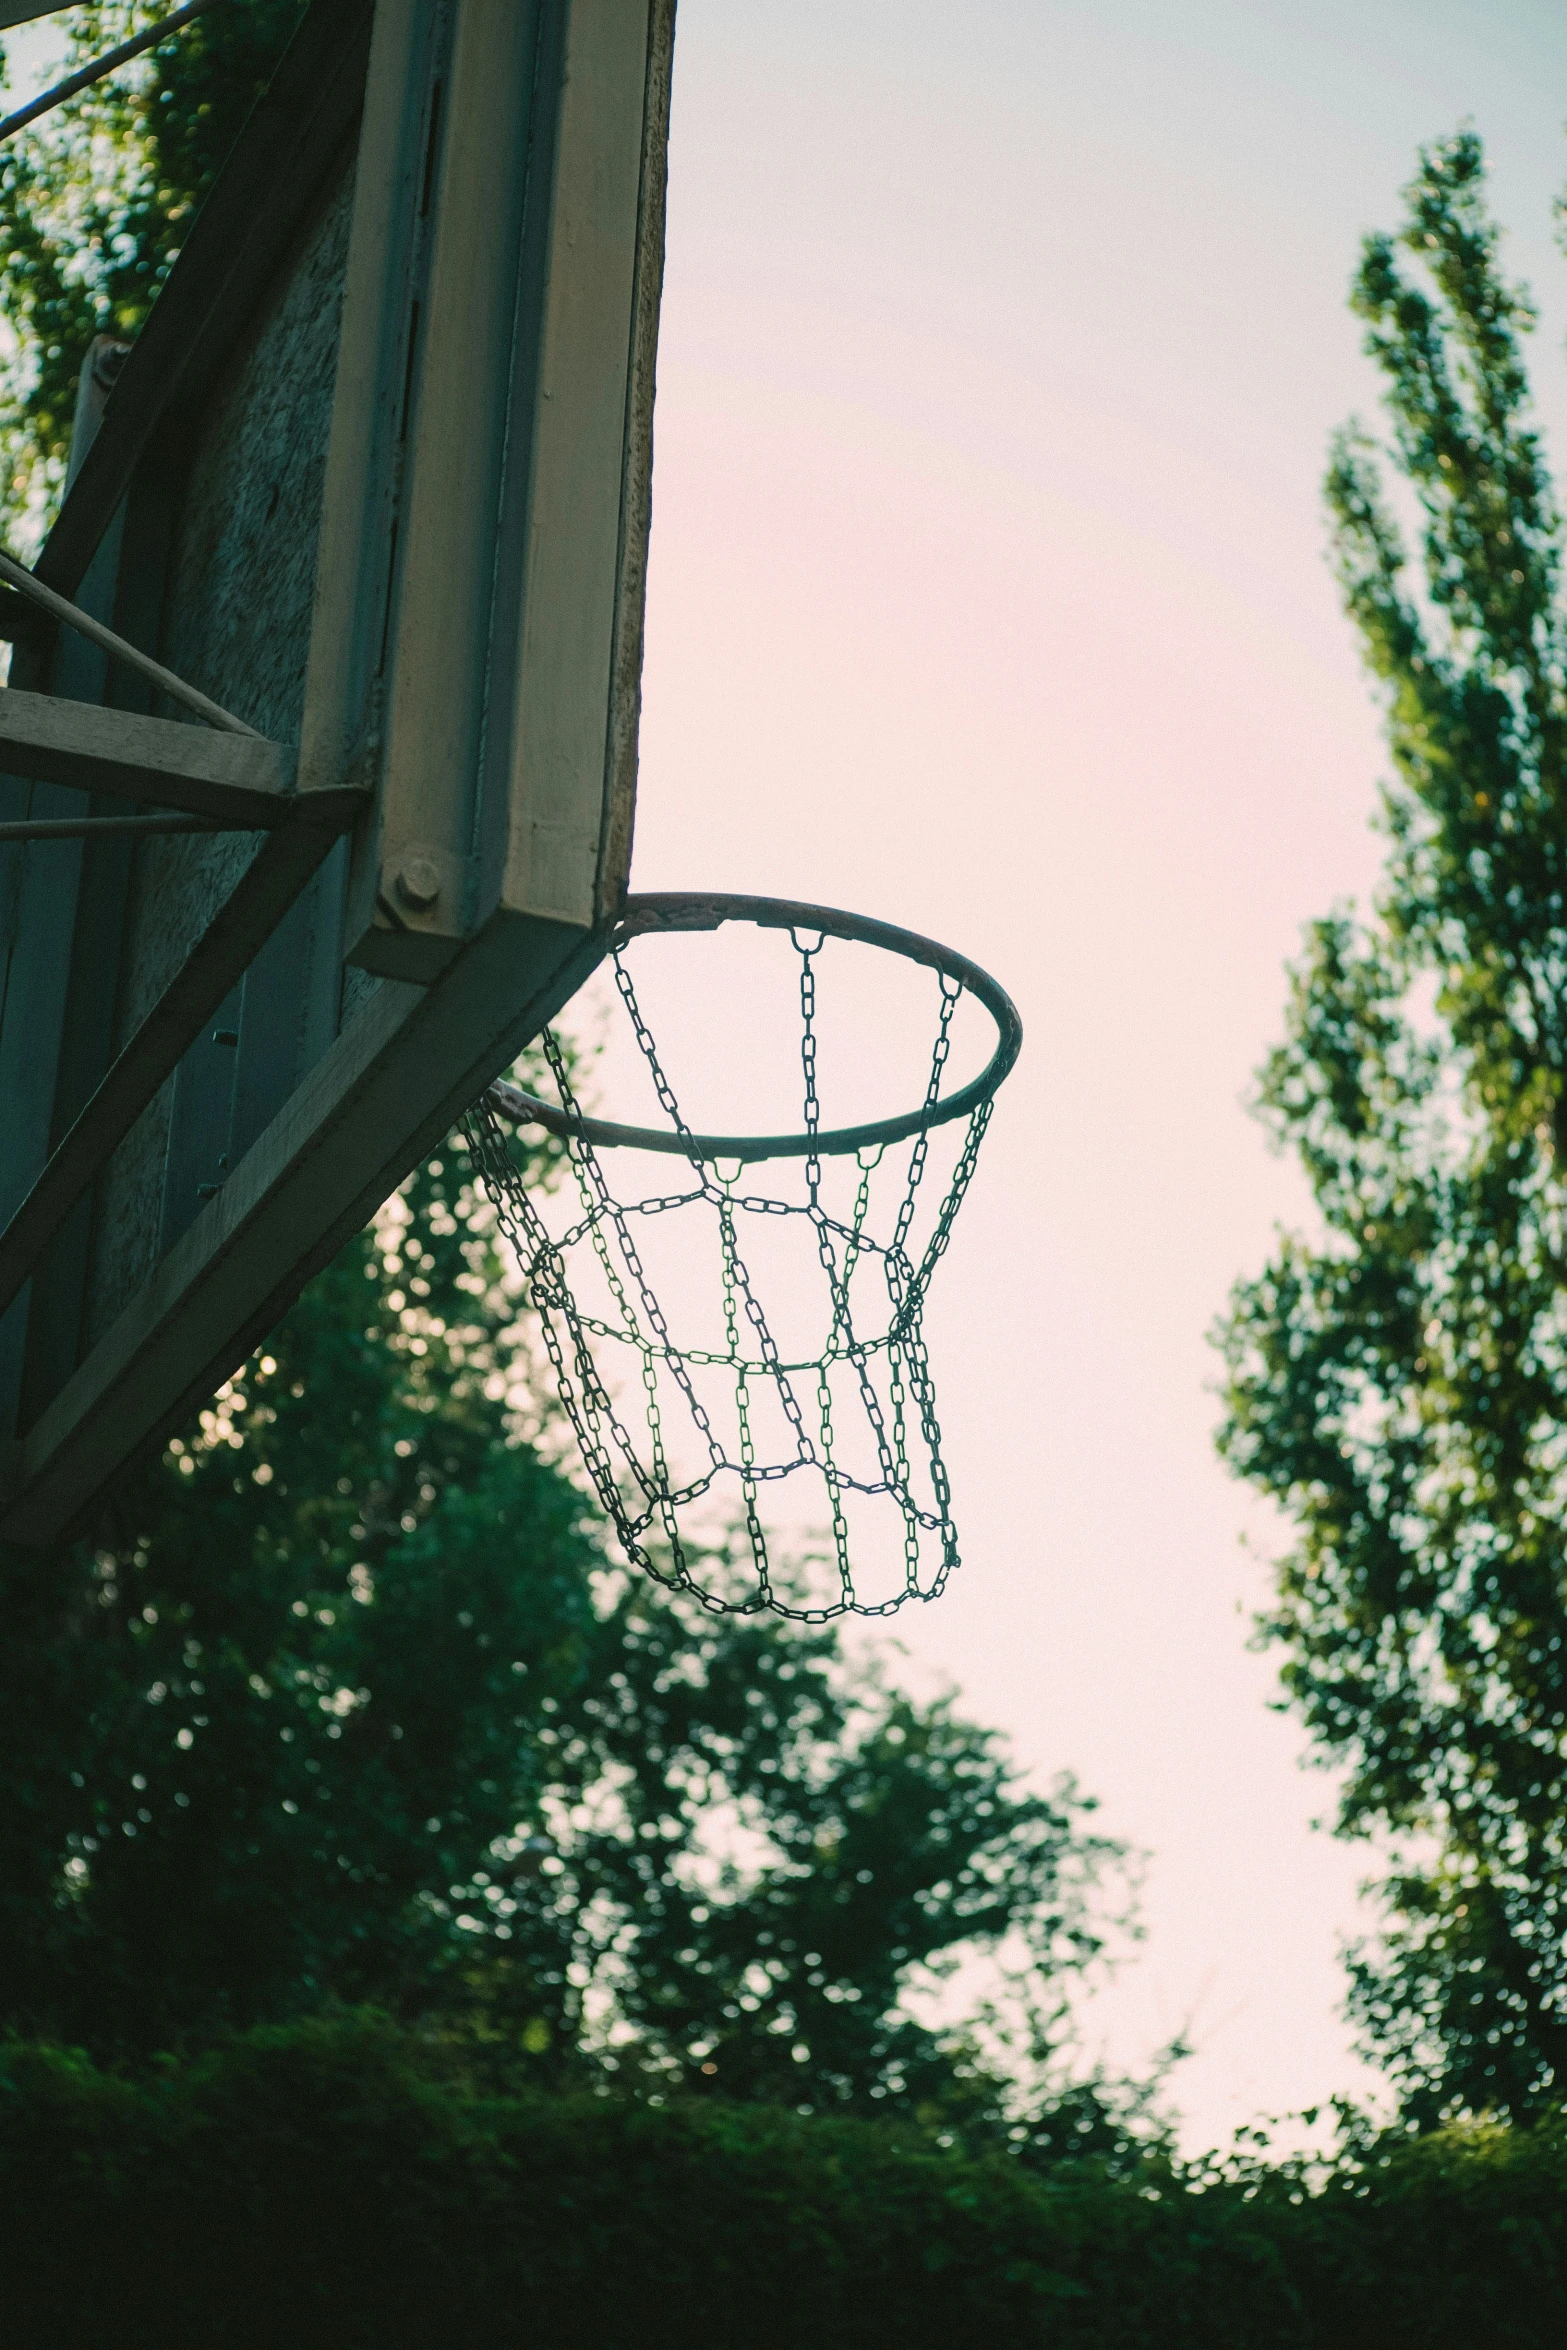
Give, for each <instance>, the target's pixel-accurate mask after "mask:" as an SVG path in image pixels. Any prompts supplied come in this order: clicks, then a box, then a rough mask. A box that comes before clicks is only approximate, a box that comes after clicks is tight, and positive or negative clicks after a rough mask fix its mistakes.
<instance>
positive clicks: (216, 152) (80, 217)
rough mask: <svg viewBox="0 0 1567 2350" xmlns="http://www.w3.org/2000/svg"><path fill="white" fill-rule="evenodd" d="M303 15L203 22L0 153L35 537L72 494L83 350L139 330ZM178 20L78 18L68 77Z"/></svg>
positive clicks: (5, 278)
mask: <svg viewBox="0 0 1567 2350" xmlns="http://www.w3.org/2000/svg"><path fill="white" fill-rule="evenodd" d="M304 5H305V0H245V5H244V6H243V7H242V8H229V7H225V8H221V9H216V10H214V11H213V12H212V13H211V14H210V15H209V16H206V17H197V18H196V19H195V20H194V21H193V22H192V23H190V24H188V25H186V26H184V27H183V28H182V29H181V30H180V31H179V32H178V33H176V34H174V35H173V36H172V37H171V38H170V39H169V40H168V41H167V42H165V43H163V44H161V45H160V46H159V47H158V48H156V49H154V50H152V51H150V52H149V53H148V54H147V55H146V57H145V58H144V60H143V61H141V62H140V63H139V64H137V65H135V66H133V67H129V68H122V69H121V70H120V71H119V72H118V73H116V74H114V75H112V76H111V77H109V78H108V79H107V80H105V81H102V82H99V83H97V84H95V85H94V86H93V87H92V88H91V89H88V90H84V91H83V92H82V93H81V94H80V95H79V96H78V97H76V98H74V99H71V100H69V101H67V103H66V104H65V105H64V106H62V107H60V108H59V109H58V110H57V111H55V112H53V113H50V114H47V115H44V116H42V117H41V118H40V120H39V122H38V123H37V124H36V125H35V126H34V127H33V128H32V129H30V130H29V131H27V132H26V133H25V134H24V135H23V136H22V137H20V138H13V139H12V140H11V141H9V142H8V144H7V145H6V146H5V147H4V148H3V149H0V314H3V316H4V317H5V319H6V321H7V323H8V325H9V326H10V329H11V332H12V334H13V336H14V337H15V340H16V345H17V348H16V353H15V356H14V358H13V359H12V361H11V364H10V365H9V367H8V368H7V369H6V375H7V377H8V379H9V380H8V382H7V385H6V392H7V394H8V397H6V398H5V400H4V402H3V404H0V447H3V450H4V456H5V475H6V494H5V497H4V500H3V503H4V505H5V507H6V508H8V509H11V510H13V511H17V510H19V511H21V512H22V513H23V514H25V515H26V516H28V517H29V518H30V520H31V521H32V522H33V524H34V525H35V526H37V525H38V524H40V523H41V522H42V520H43V519H44V518H45V517H46V515H47V514H48V512H49V510H50V509H51V508H52V506H53V504H54V503H55V501H56V500H57V499H58V497H59V494H60V490H61V488H62V486H63V483H64V479H65V460H66V456H67V453H68V451H69V448H70V441H71V419H72V416H73V414H74V412H75V407H76V380H77V376H78V373H79V371H80V368H81V364H82V360H83V357H84V355H85V353H86V350H87V346H88V344H89V343H90V342H91V341H92V338H93V336H94V335H95V334H117V335H123V336H127V337H128V336H131V335H134V333H135V332H136V329H137V328H138V327H139V326H140V325H141V323H142V320H143V319H144V318H145V317H146V315H147V312H148V310H149V308H150V307H151V305H152V303H153V301H154V299H155V298H156V295H157V291H158V288H159V286H160V285H161V284H162V283H163V280H164V279H165V277H167V275H168V273H169V270H170V269H171V268H172V266H173V264H174V262H175V260H176V259H177V257H178V254H179V249H180V244H181V242H182V239H183V236H184V232H185V229H186V226H187V224H188V223H189V222H190V221H191V220H193V219H194V217H195V215H196V212H197V210H198V209H199V207H200V204H201V200H202V198H203V197H204V196H205V194H206V192H207V190H208V188H209V187H210V186H211V185H212V182H213V180H214V179H215V177H216V176H217V172H218V170H219V167H220V166H221V164H222V162H223V159H224V157H225V156H226V155H227V153H228V151H229V149H230V148H231V147H232V146H233V144H234V140H235V138H236V137H237V135H238V133H239V131H240V129H241V127H242V126H243V124H244V121H245V117H246V116H247V115H248V113H249V112H250V109H251V107H252V106H253V105H254V104H255V101H256V99H257V98H258V97H259V95H260V93H261V91H262V90H263V89H264V88H265V86H266V82H267V79H268V76H269V75H270V73H271V71H272V68H273V66H274V65H275V64H276V62H277V59H278V58H279V57H280V56H281V54H282V51H283V49H284V47H285V45H286V43H287V41H288V39H289V36H290V35H291V33H292V32H293V30H294V28H295V26H296V25H297V24H298V22H299V19H300V17H301V16H302V15H303V13H304ZM169 13H170V11H169V9H168V8H167V7H166V6H164V5H163V0H90V4H89V5H85V6H82V7H79V8H74V9H72V11H71V12H70V22H69V30H68V33H67V62H68V70H72V69H75V68H76V67H77V66H80V65H83V64H86V63H87V62H89V61H90V60H92V59H94V58H97V57H101V56H103V55H104V54H105V53H106V52H107V51H108V50H110V49H113V48H116V47H117V46H118V45H119V44H120V43H121V42H122V41H124V40H127V39H128V38H129V37H130V36H131V34H132V33H134V32H140V31H142V30H144V29H146V28H148V27H150V26H152V25H154V24H156V23H157V22H158V21H159V19H160V18H162V17H164V16H167V15H168V14H169Z"/></svg>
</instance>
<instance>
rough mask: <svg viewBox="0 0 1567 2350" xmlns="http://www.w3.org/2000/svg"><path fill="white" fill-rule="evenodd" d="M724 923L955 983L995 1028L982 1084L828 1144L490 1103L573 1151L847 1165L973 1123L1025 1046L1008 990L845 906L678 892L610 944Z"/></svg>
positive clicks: (496, 1095) (944, 951) (524, 1101)
mask: <svg viewBox="0 0 1567 2350" xmlns="http://www.w3.org/2000/svg"><path fill="white" fill-rule="evenodd" d="M725 922H750V923H754V924H755V926H756V927H757V929H759V930H806V931H813V930H819V931H820V932H821V934H822V936H823V937H824V938H842V939H848V940H851V941H853V942H854V943H856V944H858V945H861V946H871V947H880V948H882V949H883V951H884V952H886V953H887V954H892V955H901V956H902V957H903V958H904V959H905V961H907V962H911V963H923V964H925V965H926V966H927V967H928V968H929V969H930V970H932V971H939V972H941V973H942V974H943V976H944V977H946V978H948V979H955V980H957V981H958V982H959V984H960V985H961V986H962V987H963V988H964V989H965V990H966V992H967V993H968V994H969V995H972V996H973V997H974V998H975V999H976V1000H977V1001H978V1002H979V1003H981V1004H983V1005H984V1007H985V1009H986V1011H987V1012H988V1013H989V1014H990V1016H991V1018H992V1019H993V1020H994V1022H995V1023H996V1049H995V1051H994V1052H993V1053H992V1054H991V1056H990V1059H989V1060H988V1061H987V1062H986V1064H985V1066H984V1068H983V1069H982V1070H981V1071H980V1073H979V1075H978V1076H977V1077H976V1078H974V1079H972V1080H971V1082H970V1083H969V1084H967V1085H965V1086H964V1087H963V1088H962V1089H961V1091H959V1092H957V1093H954V1094H949V1095H947V1096H946V1098H945V1099H944V1100H941V1101H938V1102H937V1103H936V1104H935V1106H934V1107H933V1108H931V1109H929V1110H926V1109H923V1108H921V1109H918V1110H912V1111H909V1112H907V1113H906V1114H905V1115H904V1116H902V1117H899V1118H879V1119H877V1120H876V1121H875V1122H874V1123H873V1124H871V1125H868V1126H837V1127H831V1128H828V1129H827V1130H825V1131H824V1132H822V1133H819V1134H678V1133H671V1132H669V1131H668V1130H667V1129H665V1128H663V1127H657V1126H617V1125H615V1124H614V1123H613V1122H612V1121H610V1120H608V1119H604V1118H582V1117H575V1118H574V1117H572V1116H571V1114H570V1113H569V1112H568V1111H566V1110H562V1109H559V1108H558V1107H557V1106H556V1105H555V1104H554V1103H553V1102H546V1101H541V1100H540V1099H539V1097H538V1095H537V1094H531V1093H525V1092H524V1091H523V1089H522V1088H521V1086H518V1085H509V1084H507V1083H506V1082H505V1081H504V1080H498V1081H497V1082H496V1083H495V1084H494V1085H492V1086H491V1087H490V1090H489V1099H490V1102H491V1104H492V1105H493V1107H494V1108H495V1109H496V1110H497V1111H499V1113H500V1114H501V1116H502V1117H504V1118H509V1119H510V1120H511V1121H512V1123H513V1124H514V1125H518V1126H542V1127H543V1128H544V1129H545V1131H546V1133H549V1134H554V1135H557V1136H559V1138H560V1139H561V1140H562V1141H564V1142H586V1143H590V1144H592V1145H593V1147H594V1148H595V1149H597V1150H643V1151H663V1152H666V1153H667V1154H669V1155H670V1156H672V1157H674V1158H682V1159H701V1160H710V1159H735V1160H738V1161H739V1162H740V1164H741V1165H742V1166H747V1165H751V1164H753V1163H754V1162H755V1161H756V1160H758V1159H825V1158H839V1157H843V1156H846V1155H848V1154H850V1153H852V1152H855V1151H862V1150H876V1149H880V1148H882V1147H884V1146H885V1145H887V1144H889V1143H894V1142H906V1141H907V1140H908V1138H909V1137H910V1135H914V1134H921V1133H928V1132H929V1130H930V1129H931V1128H932V1127H933V1126H945V1125H947V1124H949V1123H950V1122H951V1120H952V1119H954V1118H966V1117H968V1116H970V1115H971V1113H972V1112H973V1111H975V1110H977V1109H979V1108H980V1106H981V1105H982V1104H983V1103H985V1102H988V1101H989V1100H990V1098H991V1096H992V1094H993V1093H994V1092H995V1091H996V1088H997V1087H998V1086H999V1085H1000V1084H1001V1081H1002V1079H1003V1078H1004V1077H1005V1076H1006V1075H1007V1072H1008V1071H1009V1070H1010V1068H1011V1067H1012V1064H1013V1062H1014V1061H1015V1060H1016V1059H1017V1056H1018V1052H1019V1050H1020V1048H1021V1046H1022V1042H1023V1023H1022V1021H1021V1020H1020V1019H1019V1018H1018V1013H1017V1007H1016V1005H1015V1004H1014V1003H1013V1001H1012V998H1011V997H1010V996H1009V995H1008V994H1007V992H1006V990H1005V988H1003V987H1002V986H1000V985H999V984H998V982H997V981H996V980H994V979H992V978H991V976H990V974H989V972H988V971H982V970H981V969H980V967H979V965H978V964H977V963H971V962H970V961H969V959H968V957H967V956H966V955H960V954H958V953H957V952H956V951H955V950H954V949H953V948H951V947H944V946H939V945H938V944H937V943H936V941H935V940H934V939H930V938H922V937H921V936H920V935H919V933H918V931H914V930H900V929H899V928H898V927H897V925H896V924H895V923H892V922H876V921H873V920H872V919H871V918H870V917H869V916H868V915H864V914H846V913H844V912H842V911H841V910H840V909H839V908H838V907H836V906H807V905H802V904H799V903H797V902H796V901H795V900H793V899H790V898H750V897H736V896H729V895H713V894H711V893H709V892H705V891H699V890H669V891H664V892H662V893H660V894H658V895H656V896H649V897H634V898H628V899H627V900H626V902H625V905H624V907H623V908H622V910H621V912H620V914H619V916H618V917H617V918H616V920H615V921H614V922H612V923H611V924H610V925H609V926H608V928H607V930H606V932H605V934H604V952H605V953H606V954H613V953H615V951H616V950H617V949H618V948H620V947H622V946H624V945H626V944H627V943H628V941H629V940H631V939H633V938H640V937H644V936H646V935H647V934H649V933H650V932H658V931H673V930H717V929H719V928H721V927H722V925H723V924H724V923H725Z"/></svg>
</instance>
